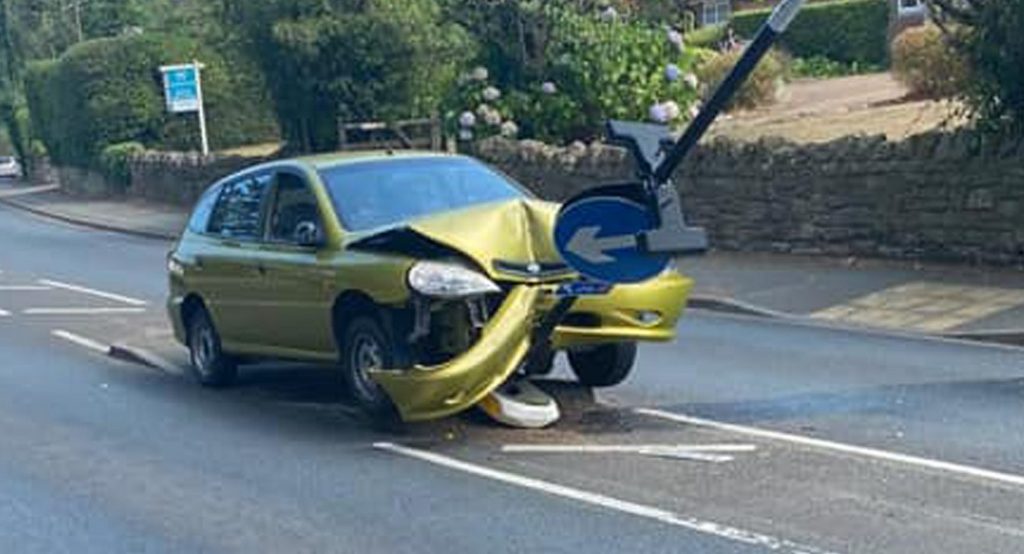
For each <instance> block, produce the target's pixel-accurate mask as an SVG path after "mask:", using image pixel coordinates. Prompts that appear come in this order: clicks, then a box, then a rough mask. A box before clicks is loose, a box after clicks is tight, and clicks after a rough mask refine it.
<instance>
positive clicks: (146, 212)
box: [0, 185, 1024, 344]
mask: <svg viewBox="0 0 1024 554" xmlns="http://www.w3.org/2000/svg"><path fill="white" fill-rule="evenodd" d="M0 203H4V204H7V205H9V206H12V207H17V208H21V209H24V210H28V211H31V212H32V213H35V214H37V215H44V216H49V217H51V218H56V219H58V220H61V221H64V222H70V223H76V224H80V225H84V226H87V227H91V228H94V229H101V230H112V231H120V232H125V233H129V234H133V235H136V236H142V237H149V238H157V239H164V240H168V241H170V240H174V239H176V238H177V236H178V235H179V234H180V232H181V229H183V228H184V226H185V222H186V220H187V219H188V213H187V212H186V211H185V210H184V209H181V208H179V207H172V206H161V205H154V204H150V203H144V202H129V201H123V200H121V201H118V200H84V199H78V198H70V197H68V196H66V195H64V194H62V193H61V191H60V190H59V189H57V188H55V187H37V188H34V189H33V188H18V187H12V186H10V185H8V186H7V187H3V186H0ZM678 266H679V268H680V269H681V270H682V271H683V272H684V273H686V274H688V275H690V276H692V277H694V278H695V279H696V282H697V287H696V289H695V296H694V299H693V302H692V304H691V305H692V306H693V307H696V308H702V309H709V310H716V311H726V312H730V313H744V314H752V315H761V316H765V317H773V318H789V319H794V320H801V321H806V322H813V323H820V324H833V325H841V326H845V327H850V328H862V329H876V330H891V331H898V332H910V333H923V334H931V335H939V336H946V337H956V338H967V339H976V340H989V341H998V342H1006V343H1010V344H1024V266H1020V267H1016V268H992V267H971V266H964V265H943V264H928V263H920V262H905V261H903V262H901V261H885V260H872V259H857V258H841V259H836V258H824V257H819V256H793V255H785V254H754V253H729V252H713V253H711V254H709V255H707V256H702V257H697V258H686V259H682V260H679V262H678Z"/></svg>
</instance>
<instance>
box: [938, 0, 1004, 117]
mask: <svg viewBox="0 0 1024 554" xmlns="http://www.w3.org/2000/svg"><path fill="white" fill-rule="evenodd" d="M930 5H931V7H932V12H933V14H935V17H936V19H937V20H938V21H939V22H940V23H941V24H942V25H943V27H944V28H946V29H947V30H948V31H949V32H950V33H951V34H952V35H953V38H954V39H955V40H954V44H955V45H956V46H957V49H958V50H960V51H961V52H962V53H963V54H964V56H965V57H966V60H967V64H968V66H969V68H970V76H971V78H970V84H969V87H968V88H967V89H966V91H965V97H966V100H967V103H968V105H969V106H970V108H971V110H972V112H973V113H974V115H976V116H977V120H978V122H979V123H980V124H981V127H982V128H983V129H985V130H988V131H1000V132H1002V131H1004V130H1008V131H1010V133H1011V134H1016V135H1018V136H1024V41H1022V40H1021V29H1024V0H998V1H986V2H952V1H950V0H932V1H931V2H930Z"/></svg>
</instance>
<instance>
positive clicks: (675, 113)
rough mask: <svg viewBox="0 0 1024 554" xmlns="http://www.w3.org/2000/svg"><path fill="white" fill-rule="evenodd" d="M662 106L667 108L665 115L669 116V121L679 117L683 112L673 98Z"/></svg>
mask: <svg viewBox="0 0 1024 554" xmlns="http://www.w3.org/2000/svg"><path fill="white" fill-rule="evenodd" d="M662 106H664V108H665V115H666V116H668V120H669V121H675V120H676V119H679V116H680V115H682V113H683V112H682V110H680V109H679V104H677V103H675V102H674V101H672V100H669V101H668V102H665V103H663V104H662Z"/></svg>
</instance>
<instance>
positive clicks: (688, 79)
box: [683, 73, 700, 89]
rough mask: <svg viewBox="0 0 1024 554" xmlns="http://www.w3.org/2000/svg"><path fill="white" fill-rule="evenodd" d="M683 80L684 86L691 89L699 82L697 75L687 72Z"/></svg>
mask: <svg viewBox="0 0 1024 554" xmlns="http://www.w3.org/2000/svg"><path fill="white" fill-rule="evenodd" d="M683 82H684V83H686V86H688V87H690V88H692V89H696V88H697V86H698V85H699V84H700V81H699V80H698V79H697V76H696V75H694V74H693V73H687V74H686V75H684V76H683Z"/></svg>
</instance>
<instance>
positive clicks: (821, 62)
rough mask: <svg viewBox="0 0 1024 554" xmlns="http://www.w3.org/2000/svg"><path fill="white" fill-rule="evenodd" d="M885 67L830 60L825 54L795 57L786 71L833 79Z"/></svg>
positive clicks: (794, 75)
mask: <svg viewBox="0 0 1024 554" xmlns="http://www.w3.org/2000/svg"><path fill="white" fill-rule="evenodd" d="M883 69H884V68H883V67H882V66H880V65H873V64H862V63H859V62H852V63H843V62H837V61H835V60H830V59H828V58H826V57H824V56H811V57H810V58H793V59H791V60H790V61H789V63H788V68H787V70H786V73H787V75H788V76H789V77H791V78H814V79H831V78H833V77H845V76H848V75H861V74H863V73H876V72H879V71H882V70H883Z"/></svg>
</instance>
